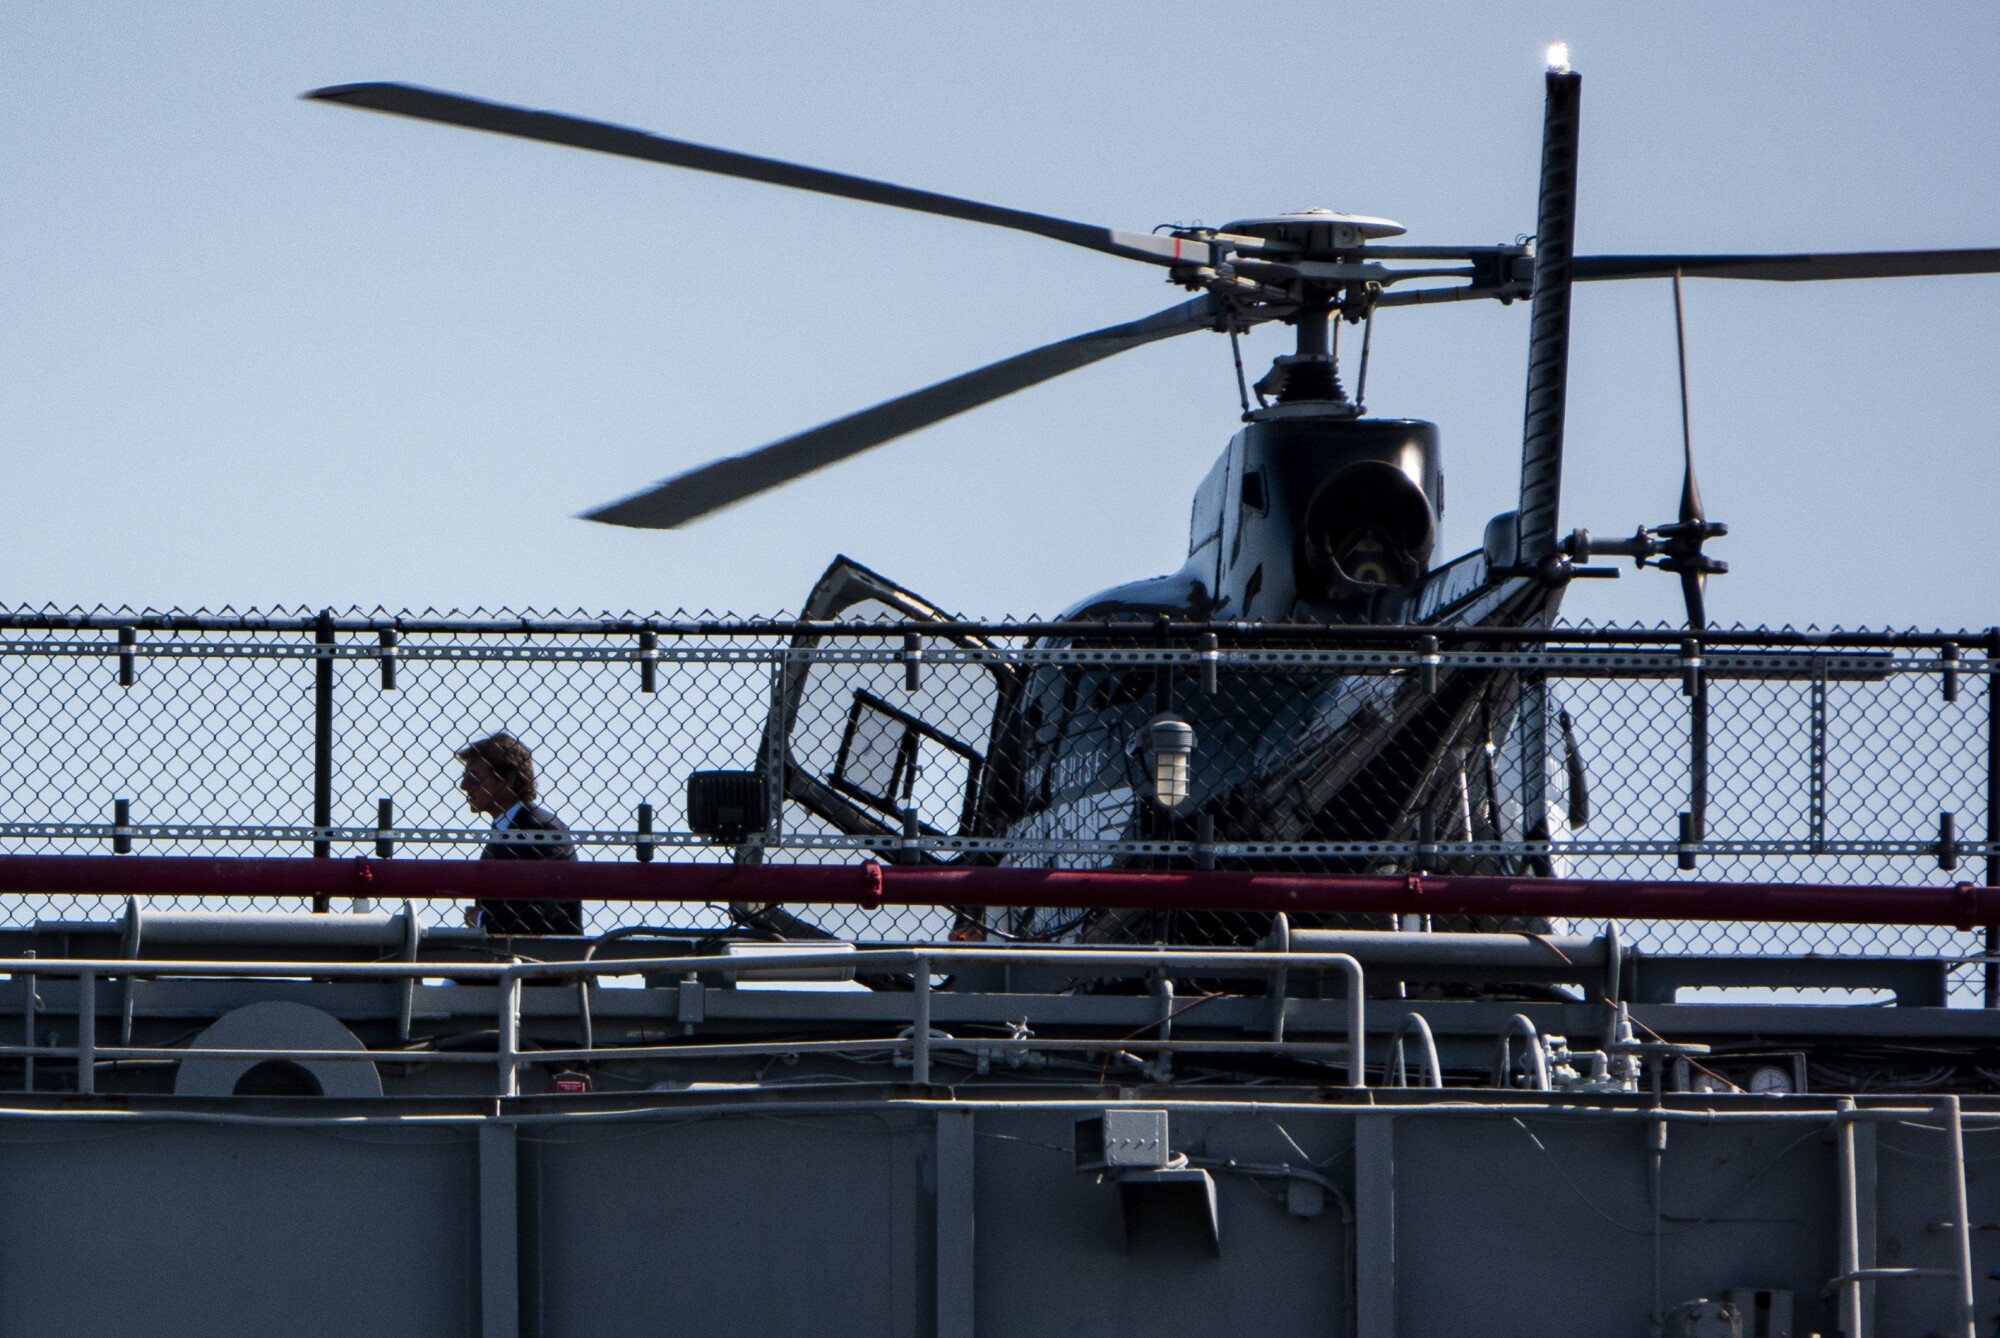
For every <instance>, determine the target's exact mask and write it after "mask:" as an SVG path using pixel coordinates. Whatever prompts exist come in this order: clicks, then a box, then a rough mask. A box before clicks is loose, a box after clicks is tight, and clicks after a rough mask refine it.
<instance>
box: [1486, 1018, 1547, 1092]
mask: <svg viewBox="0 0 2000 1338" xmlns="http://www.w3.org/2000/svg"><path fill="white" fill-rule="evenodd" d="M1516 1032H1519V1033H1520V1034H1521V1035H1522V1036H1523V1037H1525V1038H1526V1040H1527V1042H1528V1059H1529V1061H1530V1062H1531V1064H1532V1066H1533V1071H1534V1077H1535V1090H1536V1091H1537V1092H1546V1091H1549V1090H1550V1087H1549V1052H1548V1050H1547V1049H1545V1048H1544V1047H1543V1045H1542V1034H1541V1033H1540V1032H1539V1031H1537V1030H1535V1024H1534V1023H1533V1022H1531V1021H1530V1020H1529V1019H1528V1017H1527V1015H1526V1014H1524V1013H1516V1014H1514V1016H1512V1017H1510V1018H1508V1019H1507V1021H1506V1024H1505V1025H1504V1026H1502V1027H1501V1028H1500V1040H1499V1044H1498V1045H1497V1046H1496V1047H1495V1049H1494V1052H1493V1085H1494V1086H1495V1087H1503V1088H1504V1087H1506V1086H1507V1074H1508V1072H1509V1070H1511V1069H1512V1067H1513V1062H1514V1056H1513V1045H1512V1041H1513V1038H1514V1034H1515V1033H1516Z"/></svg>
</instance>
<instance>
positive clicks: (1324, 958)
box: [0, 945, 1367, 1097]
mask: <svg viewBox="0 0 2000 1338" xmlns="http://www.w3.org/2000/svg"><path fill="white" fill-rule="evenodd" d="M840 961H841V965H842V966H843V967H848V966H852V967H854V968H856V969H857V970H869V971H877V972H879V971H884V970H891V971H893V970H899V969H908V970H909V971H910V973H911V978H912V984H913V989H912V991H911V1028H910V1032H909V1034H908V1035H907V1036H898V1037H890V1038H886V1039H883V1040H879V1041H877V1040H859V1041H857V1040H851V1039H842V1040H837V1041H832V1042H827V1043H824V1044H819V1043H814V1042H798V1041H791V1042H757V1043H755V1044H754V1045H751V1046H746V1047H718V1046H640V1047H620V1048H619V1049H618V1050H616V1051H612V1052H606V1051H602V1050H595V1049H580V1050H556V1051H537V1052H535V1054H536V1057H537V1059H538V1060H545V1061H587V1060H590V1059H593V1058H604V1057H607V1055H613V1056H618V1057H626V1058H674V1057H681V1056H688V1055H703V1056H710V1057H722V1056H723V1055H724V1053H725V1051H734V1050H739V1049H740V1050H741V1051H742V1052H744V1053H756V1054H770V1053H790V1052H805V1051H808V1050H812V1049H835V1048H837V1049H841V1050H854V1049H878V1048H889V1049H905V1048H907V1049H908V1050H909V1052H910V1062H911V1069H912V1077H913V1078H914V1080H915V1082H916V1083H917V1085H919V1086H928V1085H929V1084H930V1081H931V1059H932V1056H933V1054H934V1053H935V1052H936V1051H938V1050H940V1049H944V1050H978V1049H988V1050H995V1049H997V1050H1006V1049H1037V1048H1039V1049H1048V1050H1058V1049H1067V1050H1087V1051H1093V1052H1095V1051H1099V1050H1113V1051H1117V1050H1125V1051H1160V1052H1171V1051H1173V1050H1205V1051H1230V1050H1236V1049H1247V1050H1254V1051H1255V1052H1256V1053H1260V1054H1272V1053H1280V1054H1299V1055H1305V1054H1328V1053H1334V1052H1340V1051H1344V1052H1345V1054H1346V1057H1347V1086H1349V1087H1352V1088H1362V1087H1365V1086H1366V1085H1367V1073H1366V1067H1365V1061H1366V1050H1367V1021H1366V1008H1367V1003H1366V993H1367V991H1366V989H1365V982H1364V980H1363V975H1362V969H1361V963H1360V962H1358V961H1356V960H1355V959H1354V958H1353V957H1350V956H1348V955H1347V954H1345V953H1282V954H1281V953H1267V952H1241V951H1219V950H1214V949H1205V950H1189V949H1179V948H1143V949H1103V948H1085V949H1078V948H968V947H958V946H955V945H953V946H944V945H939V946H927V947H917V948H863V949H857V950H855V951H854V952H852V953H844V954H842V956H841V959H840ZM981 962H992V963H998V962H1005V963H1009V964H1012V965H1016V966H1020V965H1039V966H1049V967H1060V968H1064V969H1073V970H1088V971H1099V972H1108V973H1117V972H1123V971H1132V972H1139V973H1151V972H1156V971H1174V972H1201V973H1204V974H1208V975H1217V974H1221V975H1224V976H1230V975H1234V974H1237V973H1239V972H1240V973H1241V974H1243V975H1246V976H1261V975H1264V974H1267V973H1269V972H1270V971H1272V970H1275V969H1280V968H1286V967H1289V968H1294V969H1315V970H1330V971H1339V972H1341V973H1342V974H1343V975H1345V976H1346V978H1347V997H1346V1012H1347V1040H1346V1042H1345V1043H1344V1045H1343V1044H1340V1043H1335V1042H1317V1043H1315V1042H1291V1041H1285V1042H1274V1041H1234V1042H1232V1041H1213V1040H1200V1039H1195V1040H1190V1039H1187V1038H1185V1037H1183V1038H1181V1039H1174V1040H1169V1039H1160V1040H1147V1039H1140V1038H1136V1037H1130V1036H1121V1037H1116V1038H1107V1039H1104V1040H1091V1039H1087V1038H1061V1039H1050V1040H1046V1041H1044V1040H1040V1039H1037V1038H1032V1037H1030V1038H1022V1039H1020V1040H1014V1039H998V1038H979V1039H960V1038H955V1037H934V1036H933V1035H932V1034H931V1025H930V1022H931V993H932V990H931V976H932V974H933V973H934V971H936V970H939V969H943V968H949V967H951V966H953V965H958V964H965V965H970V964H974V963H981ZM826 965H827V959H826V955H825V953H824V952H796V953H783V952H773V953H759V954H757V955H755V956H737V957H729V956H701V957H688V956H682V957H654V958H623V959H619V960H615V961H596V960H589V961H580V962H465V963H458V962H451V963H445V962H215V961H128V960H120V959H116V958H67V959H65V958H48V957H30V958H8V959H0V974H4V975H7V976H10V977H22V976H24V977H31V978H36V979H39V978H41V977H44V976H54V977H58V978H61V977H75V979H76V981H77V1006H76V1018H77V1041H76V1044H75V1045H71V1046H47V1045H43V1046H36V1045H14V1046H10V1045H0V1057H20V1058H23V1059H28V1058H43V1057H46V1058H71V1057H74V1058H75V1059H76V1061H77V1090H78V1092H79V1093H81V1094H85V1095H89V1094H91V1093H93V1092H94V1091H95V1084H96V1066H97V1064H98V1063H99V1062H100V1061H107V1060H114V1059H176V1060H188V1059H223V1058H228V1059H250V1058H257V1059H290V1060H294V1061H298V1060H302V1059H310V1060H312V1061H314V1062H319V1061H322V1060H324V1061H329V1062H342V1061H368V1062H392V1063H411V1062H417V1061H421V1062H425V1063H431V1062H438V1061H442V1062H446V1063H491V1064H493V1065H495V1067H496V1069H497V1070H498V1083H497V1095H499V1096H501V1097H511V1096H516V1095H518V1094H519V1090H520V1089H519V1070H520V1064H521V1062H522V1055H521V1051H520V1020H521V987H522V985H523V984H524V983H525V982H527V981H530V980H563V979H572V978H573V979H576V980H578V981H583V980H585V979H588V978H596V977H602V976H630V975H642V974H675V975H721V976H735V975H742V974H746V973H751V974H756V975H768V974H770V973H771V972H773V971H780V970H784V969H787V968H793V967H799V968H807V969H824V968H825V967H826ZM104 976H118V977H123V978H125V979H127V980H132V979H151V978H155V977H159V976H196V977H205V978H222V979H268V978H271V977H280V978H297V977H308V978H311V979H315V980H421V979H423V978H425V977H438V976H449V977H450V978H452V979H453V980H456V981H461V982H473V981H477V982H479V983H482V984H491V985H495V986H498V987H499V988H498V991H497V993H498V998H497V1000H496V1006H495V1012H496V1035H497V1037H498V1043H497V1044H496V1046H495V1049H494V1053H493V1054H492V1055H491V1056H487V1055H483V1054H468V1055H448V1054H446V1053H438V1052H431V1051H423V1052H412V1051H408V1050H370V1049H365V1048H364V1049H358V1050H337V1051H319V1050H273V1051H263V1050H250V1049H238V1048H234V1047H225V1048H216V1047H185V1048H161V1047H148V1046H123V1045H121V1046H100V1045H99V1044H98V1043H97V1036H96V1018H97V1005H96V991H97V982H98V980H99V979H100V978H102V977H104Z"/></svg>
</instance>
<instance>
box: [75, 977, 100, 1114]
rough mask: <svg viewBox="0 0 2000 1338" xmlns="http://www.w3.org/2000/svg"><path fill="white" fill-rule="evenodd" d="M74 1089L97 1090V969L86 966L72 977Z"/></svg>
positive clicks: (85, 1091)
mask: <svg viewBox="0 0 2000 1338" xmlns="http://www.w3.org/2000/svg"><path fill="white" fill-rule="evenodd" d="M76 1090H77V1092H78V1093H79V1094H80V1095H83V1096H89V1095H91V1094H92V1093H93V1092H95V1091H96V1090H97V972H95V971H92V970H90V969H88V968H85V969H84V970H82V971H79V972H78V973H77V977H76Z"/></svg>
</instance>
